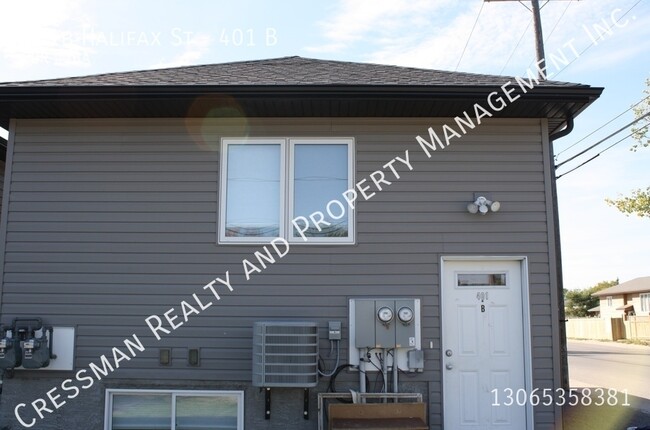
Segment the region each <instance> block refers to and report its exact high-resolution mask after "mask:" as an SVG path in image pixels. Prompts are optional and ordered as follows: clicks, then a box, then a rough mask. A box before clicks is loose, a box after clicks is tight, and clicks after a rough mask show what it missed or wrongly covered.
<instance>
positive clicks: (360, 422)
mask: <svg viewBox="0 0 650 430" xmlns="http://www.w3.org/2000/svg"><path fill="white" fill-rule="evenodd" d="M327 412H328V417H329V419H328V421H329V430H352V429H375V430H396V429H410V430H428V428H429V426H428V425H427V407H426V404H425V403H357V404H344V403H341V404H334V403H332V404H330V405H329V406H328V409H327Z"/></svg>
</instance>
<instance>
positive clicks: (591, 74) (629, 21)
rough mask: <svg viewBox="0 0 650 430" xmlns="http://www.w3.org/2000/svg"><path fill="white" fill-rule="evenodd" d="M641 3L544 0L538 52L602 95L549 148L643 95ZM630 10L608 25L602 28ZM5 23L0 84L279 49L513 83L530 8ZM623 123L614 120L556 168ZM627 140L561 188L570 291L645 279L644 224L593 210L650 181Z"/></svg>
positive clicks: (344, 2)
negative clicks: (542, 44)
mask: <svg viewBox="0 0 650 430" xmlns="http://www.w3.org/2000/svg"><path fill="white" fill-rule="evenodd" d="M524 3H528V2H524ZM541 3H542V4H544V3H545V2H544V1H543V0H542V1H541ZM649 3H650V2H647V1H638V0H616V1H609V0H598V1H596V0H586V1H585V0H583V1H579V2H578V1H551V2H548V4H546V5H545V6H544V8H543V9H542V20H543V26H544V35H545V38H546V39H547V40H546V51H547V57H549V56H550V54H553V53H555V54H556V55H559V54H560V53H561V52H562V53H564V55H566V56H567V57H569V58H570V59H575V61H574V62H573V63H572V64H571V65H569V66H568V67H566V68H565V69H564V70H563V71H562V72H560V73H559V74H558V75H557V77H555V79H556V80H563V81H571V82H579V83H584V84H589V85H593V86H602V87H605V92H604V93H603V96H602V97H601V98H600V100H598V101H597V102H596V103H595V104H594V105H593V106H591V107H590V108H589V109H587V110H586V111H585V112H584V113H583V114H582V115H581V116H580V117H579V118H578V120H577V122H576V128H575V130H574V132H573V133H572V134H570V135H569V136H568V137H565V138H563V139H561V140H559V141H558V142H556V152H559V151H562V150H564V149H566V148H567V147H569V146H570V145H571V144H573V143H575V142H577V141H578V140H580V139H581V138H582V137H584V136H586V135H587V134H589V133H590V132H592V131H593V130H595V129H597V128H598V127H600V126H601V125H603V124H604V123H606V122H607V121H609V120H610V119H611V118H613V117H615V116H616V115H618V114H620V113H621V112H623V111H625V110H626V109H628V108H629V107H630V106H631V105H632V104H634V103H636V102H637V101H639V100H641V99H642V98H643V95H642V91H643V89H644V87H645V80H646V79H648V78H650V4H649ZM188 4H191V7H189V6H188ZM630 9H631V11H630V12H629V14H628V15H626V16H625V17H624V18H622V19H621V20H620V22H619V26H615V25H614V24H613V23H612V18H615V19H620V18H621V16H622V15H623V13H625V12H627V11H628V10H630ZM479 10H480V14H479ZM2 15H3V23H2V26H0V58H1V59H2V62H1V63H0V64H1V66H0V81H17V80H31V79H44V78H54V77H63V76H75V75H86V74H95V73H103V72H115V71H126V70H140V69H149V68H159V67H172V66H182V65H192V64H208V63H219V62H225V61H237V60H249V59H263V58H273V57H282V56H289V55H300V56H305V57H315V58H326V59H334V60H348V61H360V62H375V63H385V64H396V65H403V66H415V67H424V68H435V69H445V70H456V69H457V70H459V71H468V72H478V73H488V74H506V75H521V74H525V72H526V69H528V68H529V66H530V65H531V64H532V61H533V59H534V48H533V35H532V26H531V25H530V21H531V14H530V12H529V11H528V10H527V9H526V8H525V7H524V6H523V5H522V4H520V3H518V2H515V1H512V2H490V3H483V2H482V1H480V0H464V1H462V2H461V1H457V0H435V1H432V0H337V1H327V2H325V1H320V2H305V1H295V0H291V1H279V0H278V1H274V2H268V1H261V0H240V1H237V2H225V1H194V2H191V3H188V2H181V1H165V0H159V1H148V0H146V1H138V2H133V1H124V0H117V1H112V2H96V1H90V0H58V1H34V2H5V4H3V13H2ZM477 17H478V20H477ZM475 23H476V26H475V29H474V32H473V34H472V37H471V38H469V36H470V30H471V29H472V27H474V24H475ZM606 24H607V25H609V26H610V27H613V29H612V30H611V32H610V33H611V34H606V35H605V37H603V38H602V39H600V40H598V41H597V43H593V41H592V39H591V38H590V36H589V35H588V33H587V30H585V28H586V29H588V30H590V32H591V34H592V37H593V36H595V33H596V32H595V30H594V25H599V26H600V27H601V28H604V27H605V25H606ZM623 24H625V25H623ZM468 40H469V42H468ZM465 46H466V49H465ZM571 48H573V49H575V50H576V51H577V52H578V53H580V55H579V56H577V57H576V56H575V55H574V54H573V51H572V50H571ZM463 52H464V54H463V55H462V57H461V54H462V53H463ZM554 70H555V71H557V69H554ZM632 119H633V116H632V113H631V112H627V113H625V114H624V115H622V116H621V117H620V118H619V119H617V120H616V121H614V122H612V123H611V124H609V125H607V126H605V127H604V128H602V129H601V130H600V131H598V132H596V133H595V134H594V135H592V136H590V137H588V138H587V139H585V140H584V141H582V142H579V143H578V144H577V145H576V146H575V147H573V148H571V149H570V150H567V151H566V152H563V153H561V154H560V157H559V159H560V161H561V160H563V159H566V158H567V157H569V156H570V155H572V154H574V153H576V152H577V151H579V150H581V149H584V148H586V147H587V146H589V145H590V144H592V143H595V142H596V141H597V140H598V139H599V138H602V137H604V136H606V135H607V134H609V133H610V132H612V131H614V130H616V129H618V128H620V127H622V126H623V125H625V124H626V123H628V122H630V121H631V120H632ZM625 134H626V133H625ZM625 134H621V135H620V137H623V136H624V135H625ZM614 141H615V140H610V141H609V143H613V142H614ZM632 143H633V141H632V140H630V139H628V140H626V141H624V142H621V143H620V144H618V145H617V146H615V147H613V148H612V149H611V150H609V151H607V152H605V153H604V154H602V155H601V156H599V157H598V158H597V159H595V160H594V161H593V162H591V163H589V164H588V165H586V166H584V167H582V168H580V169H578V170H576V171H575V172H573V173H571V174H569V175H567V176H566V177H563V178H561V179H560V180H559V182H558V186H559V194H560V213H561V226H562V243H563V259H564V272H565V286H566V287H568V288H583V287H587V286H590V285H593V284H595V283H596V282H598V281H601V280H606V279H615V278H620V280H621V281H625V280H629V279H632V278H634V277H638V276H647V275H650V267H649V265H648V261H650V245H649V243H648V242H649V239H650V219H639V218H634V217H626V216H624V215H622V214H620V213H618V212H617V211H616V210H614V209H613V208H610V207H608V206H607V205H606V204H605V202H604V199H605V198H606V197H615V196H616V195H617V194H618V193H626V192H628V191H630V190H631V189H634V188H639V187H646V186H648V185H650V169H649V168H648V166H649V165H650V149H646V150H642V151H639V152H637V153H633V152H631V151H629V148H630V146H631V145H632ZM606 146H608V145H603V146H600V147H599V149H604V148H605V147H606ZM596 152H598V151H594V152H593V153H591V155H595V153H596ZM587 158H588V157H587ZM585 159H586V158H581V159H580V161H584V160H585ZM575 165H576V164H570V165H568V167H569V168H570V167H573V166H575Z"/></svg>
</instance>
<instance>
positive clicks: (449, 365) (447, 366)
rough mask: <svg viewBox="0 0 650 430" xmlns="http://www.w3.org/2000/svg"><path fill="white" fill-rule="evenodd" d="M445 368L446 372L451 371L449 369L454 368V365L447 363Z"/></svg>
mask: <svg viewBox="0 0 650 430" xmlns="http://www.w3.org/2000/svg"><path fill="white" fill-rule="evenodd" d="M445 367H446V368H447V370H451V369H453V368H454V365H453V364H451V363H447V365H446V366H445Z"/></svg>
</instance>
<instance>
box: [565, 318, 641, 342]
mask: <svg viewBox="0 0 650 430" xmlns="http://www.w3.org/2000/svg"><path fill="white" fill-rule="evenodd" d="M566 335H567V337H568V338H573V339H596V340H619V339H644V340H648V339H650V317H638V316H630V317H628V318H627V319H626V320H623V318H607V319H603V318H570V319H569V320H568V321H567V322H566Z"/></svg>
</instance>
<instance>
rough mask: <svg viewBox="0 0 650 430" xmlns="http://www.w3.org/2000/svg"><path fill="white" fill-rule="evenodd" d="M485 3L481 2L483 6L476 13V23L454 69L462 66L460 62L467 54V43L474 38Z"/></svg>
mask: <svg viewBox="0 0 650 430" xmlns="http://www.w3.org/2000/svg"><path fill="white" fill-rule="evenodd" d="M484 5H485V2H481V8H480V9H479V10H478V15H476V21H474V25H473V26H472V31H470V32H469V37H468V38H467V42H465V47H464V48H463V52H462V53H461V54H460V58H459V59H458V64H456V68H455V69H454V71H457V70H458V66H460V62H461V61H462V59H463V56H464V55H465V50H466V49H467V45H469V41H470V39H471V38H472V34H474V29H475V28H476V24H478V19H479V18H480V17H481V12H483V6H484Z"/></svg>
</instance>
